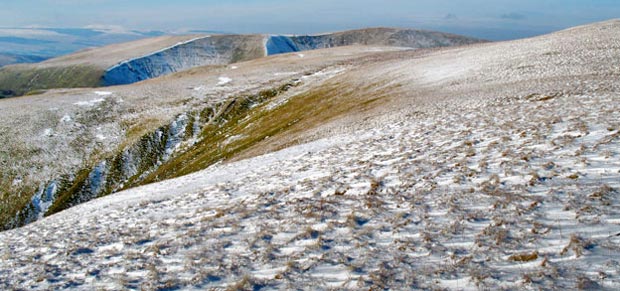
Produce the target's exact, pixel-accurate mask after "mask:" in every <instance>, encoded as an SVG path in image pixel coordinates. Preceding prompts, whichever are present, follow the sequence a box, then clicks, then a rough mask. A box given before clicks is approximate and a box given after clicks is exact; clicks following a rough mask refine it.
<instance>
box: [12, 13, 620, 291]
mask: <svg viewBox="0 0 620 291" xmlns="http://www.w3.org/2000/svg"><path fill="white" fill-rule="evenodd" d="M619 28H620V22H619V21H609V22H604V23H598V24H593V25H588V26H583V27H577V28H574V29H570V30H566V31H561V32H558V33H554V34H551V35H546V36H542V37H537V38H532V39H527V40H519V41H512V42H502V43H490V44H477V45H473V46H468V47H458V48H445V49H434V50H418V51H411V50H395V49H394V48H385V47H357V46H356V47H341V48H331V49H323V50H317V51H311V52H305V53H304V54H303V57H302V55H298V54H286V55H278V56H271V57H267V58H262V59H257V60H252V61H248V62H242V63H238V64H235V65H230V66H221V67H209V68H196V69H192V70H188V71H184V72H181V73H177V74H172V75H169V76H165V77H163V78H158V79H154V80H149V81H146V82H142V83H138V84H134V85H131V86H122V87H110V88H108V89H107V91H93V90H91V89H89V90H64V91H52V92H48V93H45V94H43V95H39V96H27V97H23V98H15V99H8V100H2V101H1V103H0V104H2V105H3V106H2V107H0V108H2V110H3V112H2V113H3V114H0V118H2V122H1V123H0V124H2V126H3V128H2V130H1V132H3V133H6V134H3V135H2V137H3V138H4V140H3V141H2V143H1V144H6V145H10V147H9V148H3V152H1V153H0V157H1V158H3V160H2V161H1V162H2V164H7V165H12V167H10V168H9V169H11V172H6V173H5V172H3V173H2V174H3V175H4V178H3V179H4V180H3V181H5V182H4V185H5V187H3V188H10V189H18V190H19V191H20V192H21V193H22V196H25V197H27V199H28V200H27V203H31V205H32V207H31V208H30V209H34V210H33V211H34V212H30V214H31V215H35V217H34V218H35V219H36V218H38V217H39V216H43V214H45V213H46V212H47V211H48V210H50V211H51V212H56V211H55V210H58V209H62V207H61V205H60V204H59V203H60V202H70V203H79V202H83V201H86V200H89V199H92V198H94V197H97V196H101V195H105V194H107V193H109V190H112V191H115V190H120V189H123V188H125V187H127V186H128V187H131V186H132V185H134V184H135V185H140V184H142V183H143V182H146V183H148V182H155V181H158V180H161V179H165V178H173V177H176V176H178V175H181V174H185V173H192V174H190V175H187V176H182V177H178V178H176V179H174V180H168V181H163V182H159V183H154V184H150V185H146V186H143V187H139V188H134V189H128V190H126V191H121V192H119V193H116V194H112V195H110V196H107V197H104V198H102V199H97V200H94V201H90V202H87V203H84V204H80V205H78V206H75V207H73V208H70V209H68V210H65V211H60V212H57V213H56V214H55V215H52V216H50V217H47V218H44V219H42V220H39V221H37V222H34V223H32V224H29V225H27V226H25V227H23V228H19V229H14V230H9V231H6V232H3V233H0V238H1V239H0V247H1V248H0V252H1V253H0V256H2V258H3V260H2V262H1V263H0V278H2V279H1V280H0V284H4V286H3V287H5V288H6V289H13V288H29V289H56V288H63V287H64V288H74V289H76V288H78V289H79V288H81V289H93V288H104V289H122V288H134V289H136V288H147V289H148V288H153V289H156V288H162V289H163V288H195V289H207V288H231V289H235V288H237V289H239V288H246V289H260V288H279V289H295V288H308V286H312V288H316V289H327V288H343V289H351V290H356V289H360V288H382V289H385V288H391V289H439V288H453V289H467V290H473V289H479V288H482V289H498V288H508V289H524V288H533V289H550V288H564V289H579V288H581V289H609V290H615V289H618V288H619V287H620V270H619V269H618V267H617V266H619V265H620V263H619V262H618V261H617V260H616V259H615V257H614V256H613V255H612V254H614V253H615V252H617V245H618V243H620V241H618V236H617V234H618V233H620V229H619V225H620V224H619V221H620V211H619V209H618V208H617V207H616V205H617V204H618V202H619V201H618V197H619V196H618V195H619V194H620V192H619V191H620V190H619V189H620V182H619V181H620V152H619V151H618V149H619V148H620V147H619V143H620V123H619V122H618V120H617V118H616V116H615V114H614V113H615V112H618V111H619V109H620V108H618V104H620V103H619V102H618V101H620V100H619V96H620V95H619V94H620V84H618V82H616V79H617V78H616V77H617V75H618V70H617V68H618V67H620V58H618V56H620V37H619V36H618V34H617V33H615V32H616V31H617V30H618V29H619ZM586 40H587V41H586ZM25 104H28V111H25V110H23V109H22V110H20V108H24V107H25V106H24V105H25ZM50 105H52V106H50ZM50 108H52V110H50ZM135 145H138V147H137V148H136V147H135ZM151 149H156V150H155V151H151ZM279 150H281V151H279ZM141 153H146V154H141ZM149 157H150V159H149ZM246 158H250V159H246ZM244 159H246V160H244ZM84 160H87V162H84ZM50 161H54V162H53V163H51V162H50ZM234 161H237V162H234ZM85 164H86V166H85ZM145 165H150V166H148V167H146V168H144V166H145ZM32 168H36V169H38V171H36V172H33V171H31V170H30V169H32ZM63 174H65V175H64V176H63ZM36 189H38V192H36V193H37V195H35V196H34V198H33V199H31V200H30V197H31V196H28V195H27V194H26V193H28V191H32V192H30V193H35V190H36ZM2 197H3V199H4V200H3V204H2V206H3V207H7V206H9V205H10V204H9V203H8V202H11V203H13V202H15V201H17V200H19V198H18V197H19V196H16V195H12V194H9V193H7V194H3V196H2ZM9 198H10V199H9ZM69 206H71V205H69ZM4 209H9V210H11V209H12V208H4ZM4 209H3V210H4ZM35 210H38V211H39V212H36V211H35ZM41 211H42V212H41ZM51 212H50V213H51ZM1 213H7V212H6V211H2V212H1ZM24 213H28V211H26V209H24V211H23V212H21V213H20V215H22V214H24ZM52 233H53V234H54V235H56V236H57V237H58V238H57V239H55V240H54V243H52V244H50V235H51V234H52ZM50 268H51V269H50ZM50 270H52V271H50ZM84 270H86V271H84ZM15 274H18V275H17V276H15ZM119 274H120V275H119ZM409 274H412V275H409ZM39 278H40V279H39Z"/></svg>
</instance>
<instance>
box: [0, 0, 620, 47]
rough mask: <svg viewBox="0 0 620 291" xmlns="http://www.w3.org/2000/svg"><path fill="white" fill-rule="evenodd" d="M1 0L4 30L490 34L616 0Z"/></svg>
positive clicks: (576, 17)
mask: <svg viewBox="0 0 620 291" xmlns="http://www.w3.org/2000/svg"><path fill="white" fill-rule="evenodd" d="M3 6H4V7H3V9H2V10H1V11H0V27H3V28H19V27H52V28H104V27H105V28H112V29H116V30H119V31H122V30H157V31H163V32H166V33H182V32H187V31H192V30H209V31H221V32H230V33H274V34H306V33H319V32H329V31H338V30H347V29H355V28H363V27H377V26H389V27H404V28H419V29H429V30H439V31H444V32H451V33H457V34H463V35H468V36H474V37H478V38H484V39H489V40H506V39H516V38H523V37H528V36H534V35H540V34H544V33H548V32H552V31H557V30H561V29H564V28H567V27H572V26H576V25H581V24H586V23H591V22H597V21H603V20H607V19H612V18H617V17H618V16H620V3H618V2H617V1H612V0H592V1H579V0H569V1H560V0H547V1H534V0H524V1H507V0H499V1H490V0H470V1H462V2H458V3H454V1H447V0H435V1H429V0H413V1H404V0H388V1H371V0H361V1H351V0H344V1H339V2H337V3H334V2H332V1H327V0H314V1H282V0H267V1H258V0H235V1H228V2H226V3H222V2H221V1H212V0H206V1H198V0H180V1H175V2H174V3H172V2H169V1H162V0H154V1H144V0H136V1H132V2H126V1H120V0H82V1H78V0H57V1H52V0H26V1H19V2H11V3H4V4H3Z"/></svg>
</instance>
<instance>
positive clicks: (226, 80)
mask: <svg viewBox="0 0 620 291" xmlns="http://www.w3.org/2000/svg"><path fill="white" fill-rule="evenodd" d="M230 82H232V79H231V78H228V77H219V78H218V82H217V85H218V86H223V85H226V84H228V83H230Z"/></svg>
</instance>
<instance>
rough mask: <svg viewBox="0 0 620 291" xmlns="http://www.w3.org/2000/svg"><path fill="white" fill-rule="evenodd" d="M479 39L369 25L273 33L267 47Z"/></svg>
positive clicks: (420, 44)
mask: <svg viewBox="0 0 620 291" xmlns="http://www.w3.org/2000/svg"><path fill="white" fill-rule="evenodd" d="M478 42H481V40H478V39H473V38H469V37H464V36H460V35H454V34H449V33H442V32H436V31H425V30H414V29H397V28H368V29H360V30H350V31H343V32H337V33H330V34H321V35H302V36H283V35H272V36H270V37H269V38H268V39H267V43H266V49H267V54H268V55H275V54H279V53H290V52H298V51H306V50H313V49H320V48H330V47H339V46H347V45H374V46H396V47H409V48H433V47H445V46H458V45H466V44H473V43H478Z"/></svg>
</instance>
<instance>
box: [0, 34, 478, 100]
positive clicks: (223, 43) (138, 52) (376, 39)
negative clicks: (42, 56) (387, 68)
mask: <svg viewBox="0 0 620 291" xmlns="http://www.w3.org/2000/svg"><path fill="white" fill-rule="evenodd" d="M283 42H290V43H291V45H292V47H289V46H287V45H283V44H282V43H283ZM476 42H480V40H476V39H471V38H466V37H462V36H456V35H450V34H445V33H439V32H428V31H417V30H402V29H365V30H355V31H348V32H341V33H335V34H325V35H320V36H299V37H287V36H264V35H213V36H205V35H202V36H200V35H194V36H177V37H158V38H153V39H146V40H140V41H135V42H131V43H127V44H119V45H113V46H109V47H104V48H99V49H94V50H90V51H84V52H80V53H76V54H72V55H68V56H64V57H60V58H55V59H51V60H48V61H46V62H44V63H41V64H37V65H19V66H8V67H4V68H2V69H0V90H4V91H6V92H8V91H11V92H13V95H23V94H26V93H28V92H31V91H35V90H41V89H49V88H75V87H98V86H110V85H122V84H131V83H135V82H138V81H142V80H146V79H151V78H155V77H159V76H162V75H166V74H170V73H173V72H178V71H182V70H186V69H190V68H194V67H199V66H205V65H227V64H230V63H235V62H239V61H246V60H251V59H256V58H259V57H263V56H266V55H272V54H278V53H284V52H293V51H302V50H312V49H320V48H328V47H336V46H346V45H355V44H364V45H379V46H402V47H411V48H428V47H440V46H453V45H462V44H471V43H476ZM67 79H69V80H71V81H70V82H68V81H67Z"/></svg>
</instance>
